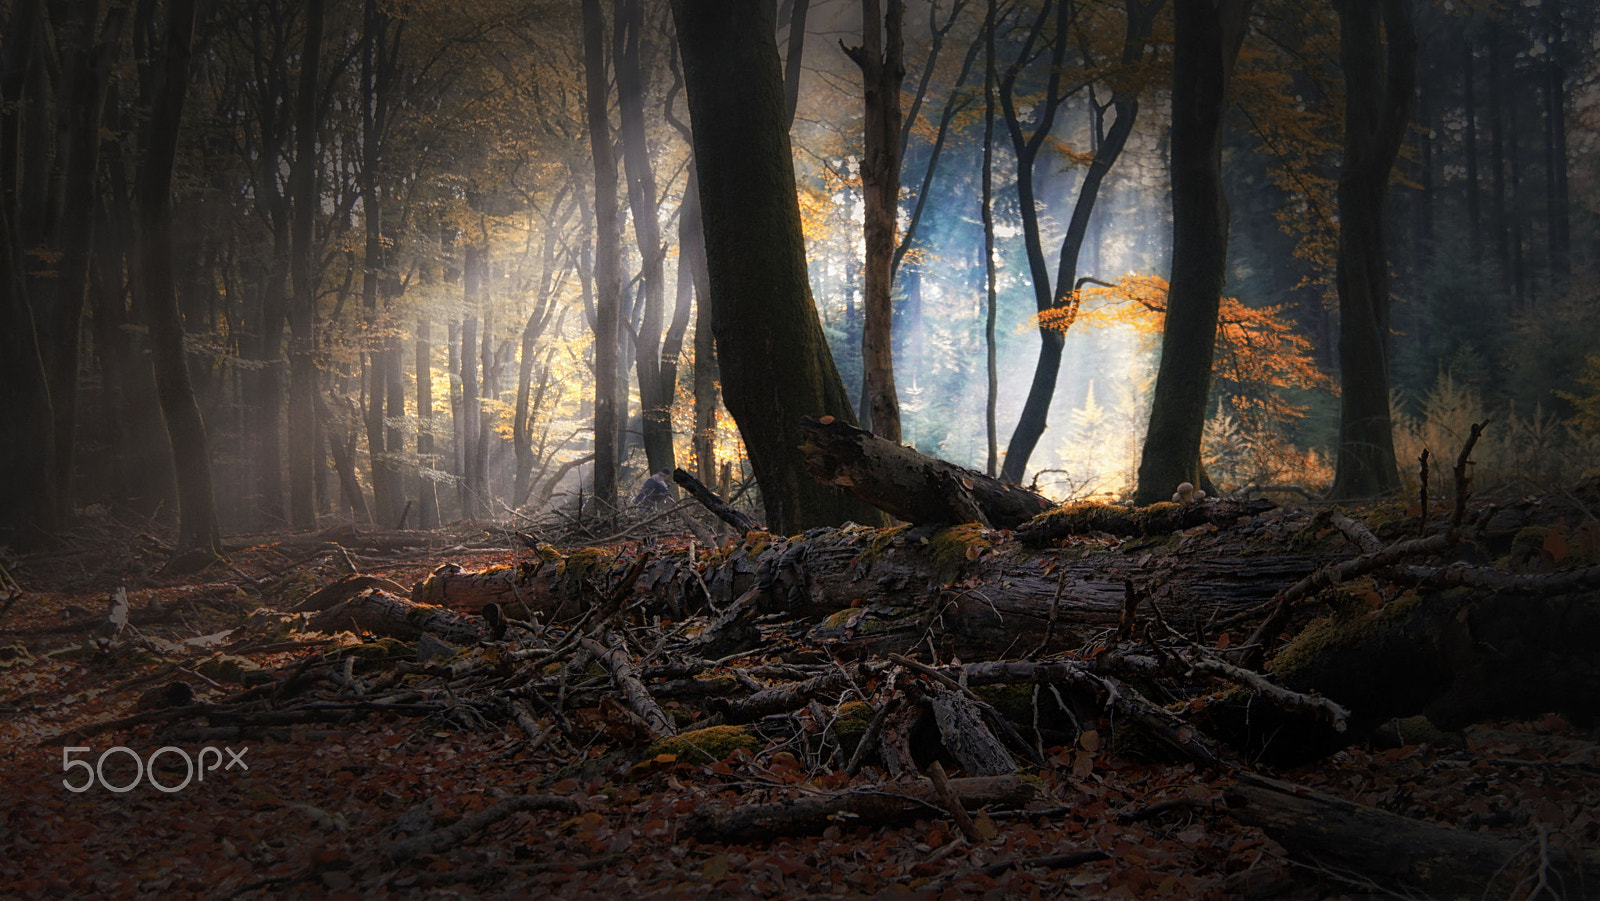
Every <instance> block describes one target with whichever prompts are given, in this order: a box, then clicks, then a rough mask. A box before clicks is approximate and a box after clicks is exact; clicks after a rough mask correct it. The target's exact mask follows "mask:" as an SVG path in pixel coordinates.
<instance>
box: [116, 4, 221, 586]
mask: <svg viewBox="0 0 1600 901" xmlns="http://www.w3.org/2000/svg"><path fill="white" fill-rule="evenodd" d="M194 25H195V3H194V0H175V2H174V3H173V5H172V7H171V10H170V12H169V13H168V23H167V36H166V45H165V49H164V52H163V58H162V79H163V81H162V84H161V87H160V89H159V90H158V91H157V92H156V95H155V105H154V108H153V109H152V110H151V115H150V127H149V132H148V139H147V140H146V142H145V147H146V149H145V158H144V161H143V163H142V164H141V165H140V167H139V178H138V185H137V190H138V196H139V205H138V211H139V212H138V215H139V239H140V243H141V245H142V246H141V247H140V256H141V258H142V260H143V264H142V265H141V266H139V268H138V271H139V273H140V275H141V276H142V278H141V281H142V283H143V284H142V285H141V288H142V290H143V293H144V295H145V298H146V300H145V315H146V316H147V317H148V324H149V327H150V343H151V349H152V350H153V351H154V354H155V370H156V387H157V389H158V391H159V392H160V395H161V412H162V414H163V416H164V417H165V418H166V422H167V434H168V435H169V436H170V437H171V439H172V453H173V463H174V464H175V465H176V467H177V472H178V542H177V546H178V550H179V551H188V550H199V551H203V552H206V553H209V554H211V555H212V556H220V555H221V543H222V542H221V533H220V530H219V528H218V525H217V505H216V500H215V498H214V496H213V493H212V483H211V454H210V451H209V449H208V447H207V443H206V429H205V423H204V422H202V420H201V417H200V407H199V404H197V403H196V401H195V396H194V387H193V385H192V383H191V382H190V380H189V367H188V361H187V360H186V359H185V357H184V350H183V322H182V319H181V317H180V315H179V313H178V295H177V288H176V285H175V284H174V280H173V273H172V264H173V260H172V250H173V248H172V167H173V159H174V157H175V156H176V153H177V144H178V124H179V122H180V120H181V119H182V117H183V101H184V95H185V93H186V92H187V90H188V86H189V57H190V47H191V40H192V38H193V34H194Z"/></svg>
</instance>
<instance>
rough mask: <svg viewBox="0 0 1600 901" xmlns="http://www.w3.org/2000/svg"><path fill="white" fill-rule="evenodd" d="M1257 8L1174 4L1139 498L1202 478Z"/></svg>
mask: <svg viewBox="0 0 1600 901" xmlns="http://www.w3.org/2000/svg"><path fill="white" fill-rule="evenodd" d="M1251 4H1252V0H1219V2H1216V3H1196V2H1187V0H1185V2H1179V3H1176V4H1175V5H1174V7H1173V19H1174V21H1173V47H1172V57H1173V58H1172V144H1171V151H1170V152H1171V159H1172V163H1171V166H1172V278H1171V279H1170V280H1169V281H1170V284H1171V289H1170V292H1169V294H1168V298H1167V317H1166V323H1165V326H1164V328H1163V330H1162V336H1161V363H1160V365H1159V367H1158V368H1157V370H1156V384H1155V396H1154V398H1153V400H1152V401H1151V406H1150V428H1149V429H1148V430H1147V431H1146V432H1145V439H1144V451H1143V453H1142V454H1141V456H1140V460H1139V487H1138V489H1137V491H1136V493H1135V500H1137V501H1138V502H1139V503H1141V504H1150V503H1154V502H1156V501H1159V500H1165V499H1166V498H1167V497H1168V496H1169V495H1170V494H1171V493H1172V490H1173V489H1174V488H1176V487H1177V486H1178V485H1179V484H1181V483H1183V482H1190V483H1192V484H1196V485H1200V484H1203V483H1205V481H1206V480H1205V478H1204V474H1203V473H1202V471H1201V469H1200V436H1201V433H1202V432H1203V431H1204V427H1205V417H1206V400H1207V397H1208V395H1209V393H1210V389H1211V364H1212V360H1213V357H1214V355H1215V352H1216V343H1217V310H1218V308H1219V306H1220V305H1221V303H1222V283H1223V281H1224V276H1225V273H1226V266H1227V260H1228V198H1227V195H1226V194H1225V193H1224V191H1223V186H1222V133H1223V118H1224V114H1225V113H1226V112H1227V109H1228V87H1229V83H1230V82H1231V80H1232V78H1233V69H1234V64H1235V63H1236V62H1237V61H1238V59H1239V48H1240V46H1241V45H1242V44H1243V43H1244V35H1245V27H1246V25H1247V24H1248V19H1249V15H1250V7H1251Z"/></svg>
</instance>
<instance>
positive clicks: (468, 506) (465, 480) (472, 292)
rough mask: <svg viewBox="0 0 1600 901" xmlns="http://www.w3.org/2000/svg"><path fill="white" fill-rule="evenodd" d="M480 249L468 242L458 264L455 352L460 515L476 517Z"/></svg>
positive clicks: (478, 513) (480, 412) (478, 512)
mask: <svg viewBox="0 0 1600 901" xmlns="http://www.w3.org/2000/svg"><path fill="white" fill-rule="evenodd" d="M483 268H484V265H483V249H482V248H480V247H479V246H478V245H476V244H469V245H467V250H466V259H465V261H464V262H463V263H462V266H461V283H462V286H463V291H464V296H463V306H464V307H465V308H466V310H467V317H466V319H464V320H462V322H461V343H460V350H459V351H457V356H458V357H459V359H460V364H461V416H460V423H461V432H460V434H459V435H458V436H457V438H458V440H459V441H460V445H459V446H460V450H459V453H460V461H461V482H460V495H461V518H462V519H466V520H475V519H477V518H478V517H480V516H482V515H483V506H482V501H483V498H481V497H479V496H478V495H477V492H476V486H477V485H478V483H479V481H480V479H479V477H478V438H479V429H478V420H479V419H480V418H481V417H482V416H483V408H482V406H481V405H480V404H479V403H478V317H477V311H478V310H479V308H481V307H482V306H483V298H482V295H483Z"/></svg>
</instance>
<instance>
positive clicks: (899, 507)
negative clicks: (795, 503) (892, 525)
mask: <svg viewBox="0 0 1600 901" xmlns="http://www.w3.org/2000/svg"><path fill="white" fill-rule="evenodd" d="M800 428H801V431H802V432H803V433H804V434H805V442H804V443H803V444H801V445H800V449H801V451H802V452H803V453H804V454H805V463H806V470H807V471H808V472H810V473H811V475H812V477H813V478H815V479H816V480H817V481H819V482H821V483H822V484H824V485H831V486H833V487H834V488H837V489H839V490H840V491H843V492H844V493H846V494H848V495H850V496H852V497H855V498H859V499H860V500H863V501H866V502H867V503H869V504H871V505H873V506H874V507H877V508H878V509H879V510H882V511H884V512H885V513H888V514H889V515H891V516H894V517H896V518H897V519H902V520H905V521H906V522H909V523H914V524H918V525H920V524H924V523H963V522H981V523H983V524H984V525H990V526H993V527H995V528H999V529H1014V528H1016V527H1017V526H1020V525H1021V524H1023V523H1025V522H1027V521H1028V520H1030V519H1032V518H1033V517H1035V516H1038V515H1039V514H1040V513H1043V512H1044V511H1046V510H1048V509H1050V507H1051V506H1053V504H1052V503H1051V502H1050V501H1049V500H1048V499H1046V498H1043V497H1040V496H1039V495H1037V494H1034V493H1033V492H1031V491H1028V490H1026V489H1024V488H1021V487H1019V486H1017V485H1011V484H1008V483H1006V482H1002V481H1000V480H999V479H993V478H990V477H989V476H986V475H984V474H983V473H981V472H977V471H976V470H971V469H967V468H966V467H963V466H957V465H955V464H954V463H947V462H945V461H944V460H940V459H938V458H937V457H930V456H928V455H927V454H923V453H920V452H918V451H916V450H914V449H913V448H909V447H906V446H905V445H903V444H900V443H899V442H896V441H889V440H888V439H885V438H879V437H878V436H877V435H874V434H872V433H871V432H868V431H865V430H864V429H858V428H856V427H855V426H852V425H849V424H847V423H845V422H842V421H840V420H837V419H834V418H833V417H831V416H824V417H822V418H821V419H811V418H808V419H805V420H803V421H802V422H801V423H800ZM985 520H986V521H985Z"/></svg>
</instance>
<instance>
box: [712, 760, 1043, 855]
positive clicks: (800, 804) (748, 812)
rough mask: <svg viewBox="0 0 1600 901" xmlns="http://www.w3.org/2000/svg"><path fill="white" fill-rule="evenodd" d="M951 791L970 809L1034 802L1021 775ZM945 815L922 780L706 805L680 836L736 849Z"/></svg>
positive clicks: (964, 782) (975, 780)
mask: <svg viewBox="0 0 1600 901" xmlns="http://www.w3.org/2000/svg"><path fill="white" fill-rule="evenodd" d="M950 791H951V792H952V793H953V794H954V795H955V796H956V797H957V798H959V799H960V801H961V805H962V807H963V808H965V809H967V810H979V809H982V808H986V807H996V808H1017V807H1021V806H1022V805H1024V804H1026V803H1028V802H1029V801H1030V800H1032V799H1033V787H1032V786H1031V785H1029V784H1028V783H1026V782H1024V781H1023V780H1022V779H1021V778H1019V777H1017V776H973V777H969V778H965V779H951V780H950ZM943 813H944V808H943V807H942V806H941V804H940V801H939V793H938V790H937V789H936V788H935V787H934V785H933V783H932V782H931V781H929V780H926V779H919V780H917V781H915V782H904V783H888V784H884V785H879V786H876V787H874V788H863V789H856V790H854V791H847V792H840V793H838V794H831V795H811V796H802V797H799V798H795V799H793V800H789V801H774V802H771V803H767V804H745V805H741V806H739V807H736V808H734V809H733V810H726V811H722V810H715V809H713V808H710V807H705V806H703V807H702V808H701V809H700V810H698V811H696V812H695V813H692V814H690V815H689V816H688V817H686V818H685V819H684V821H683V825H682V831H683V834H685V835H688V836H693V837H694V838H696V839H698V840H699V841H702V842H726V843H729V844H734V843H741V842H758V841H765V840H767V839H771V838H773V837H775V836H780V835H808V834H815V833H820V832H822V831H823V830H824V829H826V828H828V827H829V826H831V825H834V824H836V823H837V824H839V825H843V826H855V825H885V824H890V823H896V822H905V821H907V820H913V819H917V818H919V817H929V818H932V817H938V816H940V815H942V814H943Z"/></svg>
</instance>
